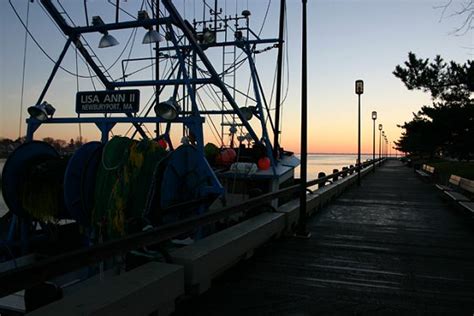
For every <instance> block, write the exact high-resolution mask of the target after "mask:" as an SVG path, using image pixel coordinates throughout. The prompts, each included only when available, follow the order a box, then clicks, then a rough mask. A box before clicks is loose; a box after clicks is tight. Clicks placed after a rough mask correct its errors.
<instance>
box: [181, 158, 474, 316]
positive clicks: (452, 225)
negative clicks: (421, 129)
mask: <svg viewBox="0 0 474 316" xmlns="http://www.w3.org/2000/svg"><path fill="white" fill-rule="evenodd" d="M308 227H309V229H310V231H311V232H312V237H311V239H309V240H302V239H295V238H290V237H286V238H281V239H279V240H277V241H274V242H272V243H270V244H268V245H267V246H265V247H264V248H263V249H260V250H259V251H258V252H257V253H256V254H255V255H254V256H253V257H252V258H251V259H249V260H247V261H245V262H243V263H241V264H239V265H237V266H236V267H234V268H233V269H231V270H229V271H228V272H226V273H225V274H224V275H222V276H221V277H219V278H218V279H216V280H215V281H214V282H213V285H212V288H211V289H210V290H209V291H208V292H207V293H206V294H204V295H202V296H200V297H198V298H197V299H193V300H188V301H183V302H181V304H179V306H178V309H177V314H178V315H191V314H192V315H228V314H241V315H265V314H285V315H288V314H289V315H313V314H320V313H323V314H324V313H330V314H334V313H349V312H350V313H353V312H356V313H362V314H366V313H369V314H373V313H387V312H388V313H407V312H410V313H411V312H421V313H423V312H425V313H449V314H456V315H460V314H466V315H472V314H473V313H474V225H473V223H472V221H471V220H469V219H468V218H467V217H464V216H463V215H462V214H460V212H459V211H458V210H457V209H456V208H454V207H451V206H449V205H448V204H446V203H445V202H443V201H442V200H441V199H440V198H439V197H438V194H437V191H436V189H435V188H434V187H433V186H432V185H430V184H426V183H422V182H421V181H420V180H419V179H417V178H416V177H415V175H414V174H413V171H412V170H411V169H409V168H406V167H404V166H403V165H402V164H401V163H400V162H397V161H389V162H387V163H386V164H385V165H384V166H383V167H381V168H380V169H378V170H377V171H376V173H375V174H372V175H368V176H367V177H366V178H365V179H364V180H363V182H362V186H361V187H353V188H352V189H350V190H348V191H347V192H345V193H344V194H343V195H342V196H341V197H340V198H339V199H337V200H336V201H335V202H334V203H332V204H331V205H330V206H328V207H326V208H325V209H323V210H322V211H321V212H319V213H318V214H317V215H316V216H314V217H313V218H312V219H311V220H310V222H309V224H308Z"/></svg>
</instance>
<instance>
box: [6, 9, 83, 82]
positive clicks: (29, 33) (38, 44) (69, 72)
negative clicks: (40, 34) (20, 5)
mask: <svg viewBox="0 0 474 316" xmlns="http://www.w3.org/2000/svg"><path fill="white" fill-rule="evenodd" d="M8 3H9V4H10V7H11V8H12V10H13V12H14V13H15V15H16V17H17V18H18V20H19V21H20V23H21V25H23V27H24V28H25V30H26V32H27V33H28V35H29V36H30V37H31V39H32V40H33V42H34V43H35V44H36V46H37V47H38V48H39V50H40V51H41V52H42V53H43V54H44V55H45V56H46V57H47V58H48V59H49V60H50V61H51V62H52V63H53V64H56V60H54V59H53V58H52V57H51V56H50V55H49V54H48V53H47V52H46V51H45V50H44V48H43V47H42V46H41V45H40V43H39V42H38V41H37V40H36V38H35V37H34V36H33V34H32V33H31V32H30V30H29V29H28V26H26V24H25V22H24V21H23V19H22V18H21V17H20V15H19V13H18V11H17V10H16V8H15V6H14V5H13V3H12V0H8ZM59 69H61V70H62V71H64V72H66V73H68V74H70V75H71V76H76V75H77V76H79V77H80V78H89V76H84V75H79V74H75V73H73V72H72V71H70V70H68V69H66V68H64V67H62V66H59Z"/></svg>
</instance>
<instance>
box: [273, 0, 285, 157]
mask: <svg viewBox="0 0 474 316" xmlns="http://www.w3.org/2000/svg"><path fill="white" fill-rule="evenodd" d="M285 7H286V0H280V24H279V27H278V41H279V43H278V57H277V84H276V85H277V87H276V100H275V126H274V128H275V129H274V133H273V157H275V159H277V158H278V156H279V155H278V152H279V150H280V144H279V138H280V104H281V81H282V78H281V77H282V72H283V67H282V66H283V29H284V24H285Z"/></svg>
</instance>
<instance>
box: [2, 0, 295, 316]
mask: <svg viewBox="0 0 474 316" xmlns="http://www.w3.org/2000/svg"><path fill="white" fill-rule="evenodd" d="M140 2H141V1H140ZM210 2H212V3H210ZM221 2H222V1H217V0H216V1H202V2H198V1H196V2H195V3H194V4H193V6H194V7H196V6H198V8H199V9H200V10H202V15H201V14H196V13H195V15H194V16H192V18H189V17H188V16H186V17H185V15H184V13H183V12H180V10H178V8H177V5H176V4H175V3H174V2H173V1H172V0H162V1H158V0H153V1H143V2H141V6H140V7H139V8H138V10H137V12H133V13H132V12H128V11H126V10H125V8H124V7H125V3H122V1H116V2H115V1H109V2H108V5H110V8H111V9H112V11H113V12H112V13H114V14H115V16H113V15H108V16H107V17H111V18H110V19H109V18H106V17H105V16H100V15H97V14H95V13H94V12H92V11H93V10H92V8H93V7H94V5H93V3H88V1H84V16H85V19H82V20H78V19H76V18H75V17H73V16H75V15H73V14H70V12H68V6H67V5H66V4H61V2H60V1H57V2H56V1H53V0H38V1H35V2H32V3H31V5H32V6H38V7H40V8H41V9H43V10H44V11H45V12H46V13H47V15H48V17H49V18H50V19H51V21H52V22H53V23H54V24H55V25H56V26H57V27H58V29H59V30H60V31H61V33H62V34H63V35H64V47H63V49H62V51H61V52H60V54H59V57H58V59H57V60H56V61H55V64H54V66H53V68H52V70H51V74H50V75H49V77H48V80H47V82H46V83H45V85H44V88H43V90H42V91H41V93H40V95H39V96H38V99H37V102H36V103H35V104H34V105H32V106H30V107H29V108H28V113H29V117H28V118H27V119H26V124H27V132H26V142H25V143H24V144H22V145H21V146H19V147H18V148H17V149H16V150H15V151H14V152H13V153H12V154H11V155H10V156H9V157H8V160H7V161H6V163H5V166H4V170H3V176H2V192H3V196H4V199H5V203H6V205H7V206H8V209H9V212H8V214H7V215H5V216H4V218H2V222H1V225H2V227H1V229H2V231H1V238H2V245H3V247H1V248H0V259H1V260H2V261H3V262H2V264H1V267H2V271H0V272H3V273H8V271H9V270H11V271H14V272H15V273H17V272H18V269H19V268H21V267H22V266H27V265H30V266H31V265H35V264H36V265H37V266H38V267H39V266H40V265H41V264H42V263H44V262H48V260H53V261H54V260H59V259H58V258H61V256H70V255H71V252H72V253H74V252H76V253H80V252H81V251H82V253H87V251H95V249H102V250H100V251H102V252H99V250H97V252H96V253H95V254H92V252H88V253H87V254H88V256H87V259H85V258H84V257H81V258H82V259H80V260H79V259H77V260H78V261H77V265H74V262H72V261H73V260H72V259H70V260H69V261H67V263H68V264H67V266H68V267H67V268H66V267H65V268H64V271H63V272H62V271H56V272H55V273H53V272H51V271H49V272H45V271H46V270H47V269H48V267H47V266H44V267H43V270H41V269H40V270H37V271H39V272H40V273H39V274H42V272H45V273H46V274H48V273H53V274H54V275H55V276H54V277H50V278H48V277H46V276H45V277H43V278H41V279H42V281H41V282H40V280H39V279H38V280H37V281H34V280H33V279H34V278H35V276H34V275H30V276H29V278H30V280H31V282H32V284H31V286H30V287H29V288H27V289H26V290H25V291H23V292H21V293H20V292H18V293H20V294H18V293H17V294H15V295H13V296H12V295H10V296H8V297H6V298H3V299H2V300H1V301H0V304H1V305H2V307H1V309H2V311H4V312H12V311H13V310H15V311H16V312H20V313H23V312H25V311H27V312H30V311H34V310H36V309H37V308H39V307H41V306H45V305H47V304H49V303H51V302H52V301H55V300H56V299H57V298H59V297H63V296H66V295H68V293H69V292H74V290H69V289H75V288H81V284H82V286H89V287H93V286H92V285H91V284H93V283H91V282H92V281H91V280H96V279H97V278H99V279H102V278H103V277H104V275H107V273H110V271H116V270H117V269H119V268H120V269H122V270H124V271H130V270H133V269H135V268H137V267H140V266H142V265H144V264H145V263H147V262H150V261H158V262H160V261H163V262H166V261H167V254H169V252H172V251H173V250H175V249H180V248H181V247H183V245H184V244H186V245H189V244H192V243H196V242H198V241H199V240H203V239H206V238H209V237H212V236H213V235H215V234H217V233H218V232H222V231H223V230H226V229H229V228H232V227H233V226H235V225H239V223H242V222H244V221H245V220H248V219H249V218H251V217H252V216H257V215H258V214H260V213H261V212H262V210H269V209H270V210H271V209H275V208H276V207H278V206H279V205H281V204H282V203H284V202H285V201H287V200H288V199H289V198H291V196H290V195H288V196H286V197H281V196H279V197H270V198H269V199H268V201H267V203H266V204H265V205H264V206H263V207H262V206H259V207H258V209H255V208H252V207H249V206H248V205H246V204H245V201H247V200H248V199H251V198H255V197H258V196H262V195H268V194H270V195H271V193H272V192H276V191H278V190H281V189H283V188H285V187H290V186H292V185H294V184H295V172H294V171H295V168H296V167H297V166H298V165H299V160H298V158H297V157H295V155H294V154H293V153H292V152H289V151H285V150H284V149H283V147H282V146H281V144H280V137H281V130H280V126H281V118H280V114H281V106H282V104H283V99H284V92H283V91H282V87H283V77H284V71H285V69H284V63H283V60H284V55H285V50H286V46H285V41H284V25H285V4H284V3H285V2H284V1H281V3H280V4H279V5H280V7H279V12H280V18H279V20H278V21H265V20H266V17H265V18H264V22H263V23H270V24H272V25H271V26H272V28H271V29H272V30H275V31H274V33H275V34H274V36H273V37H271V38H263V37H262V36H261V33H262V28H263V26H262V25H255V23H253V21H252V20H253V19H252V18H253V16H252V12H251V11H250V10H249V9H248V8H245V7H244V6H240V7H241V8H243V9H241V10H239V12H237V11H233V10H231V9H229V8H227V1H226V3H225V4H223V3H221ZM196 3H198V4H196ZM224 5H225V7H223V6H224ZM270 5H271V1H269V2H268V6H270ZM12 6H13V5H12ZM130 6H131V5H130V4H127V9H128V8H129V7H130ZM229 7H230V5H229ZM184 9H185V8H184ZM277 9H278V8H277ZM195 12H196V10H195ZM267 13H268V8H267ZM258 29H259V30H258ZM27 31H28V32H30V30H28V29H27ZM120 32H128V34H130V35H129V38H128V41H127V43H126V44H120V43H119V42H118V40H117V39H116V38H115V37H114V35H117V34H119V33H120ZM30 35H31V33H30ZM137 36H138V37H140V36H143V40H142V41H141V42H142V43H140V44H145V45H148V46H149V48H150V50H149V52H150V53H149V54H148V55H143V54H141V53H143V51H142V50H140V54H132V52H133V45H136V44H137V43H136V42H139V40H136V37H137ZM94 38H100V41H99V43H98V47H99V50H100V49H107V50H113V49H114V47H115V49H119V48H118V47H120V45H122V48H121V49H123V51H122V53H123V52H129V54H128V56H125V55H127V54H120V56H119V58H118V59H117V60H115V61H114V60H112V61H108V60H104V57H103V55H101V54H100V53H99V52H97V53H96V52H95V51H96V48H95V44H91V43H92V41H93V40H92V39H94ZM61 40H62V38H61ZM70 50H74V51H75V53H76V58H77V60H79V62H82V63H83V64H82V65H83V66H82V69H87V70H88V71H89V72H90V75H87V76H84V75H81V74H79V73H77V72H76V73H73V75H74V76H75V79H76V80H78V82H79V80H91V81H92V84H93V86H94V89H93V90H86V91H84V90H81V89H77V90H76V91H71V92H64V93H70V94H71V98H75V109H74V110H75V115H73V116H61V115H64V114H63V112H64V111H63V109H62V108H61V107H59V106H58V105H52V104H51V103H49V102H48V101H47V96H48V92H49V90H50V87H51V83H52V82H53V81H54V80H55V78H56V75H57V73H58V72H59V71H63V70H64V69H70V67H69V66H67V65H65V56H66V53H67V52H68V51H70ZM257 55H258V56H259V60H265V59H267V62H268V59H274V64H275V68H274V69H275V70H274V74H273V75H274V77H275V80H274V81H273V82H272V83H268V82H262V80H261V78H262V76H261V75H260V74H259V72H258V71H257V61H256V56H257ZM106 56H110V55H106ZM105 65H111V66H105ZM77 69H78V68H77V67H76V70H77ZM266 69H268V67H266ZM83 77H86V78H85V79H84V78H83ZM287 85H288V83H287ZM78 87H79V84H78ZM270 90H271V91H272V93H271V94H268V93H266V91H270ZM50 124H69V126H75V125H78V124H91V125H93V126H96V127H97V128H98V130H99V132H100V140H97V141H90V142H87V143H85V144H83V145H82V146H81V147H80V148H78V149H77V150H76V151H75V152H74V153H72V154H67V155H63V154H61V153H59V152H58V151H57V150H56V149H55V148H53V147H52V146H51V145H49V144H48V143H46V142H44V141H39V140H36V139H35V135H36V132H37V130H38V129H39V128H41V127H42V126H45V125H50ZM117 126H127V127H130V129H129V132H128V133H126V134H124V135H121V136H119V135H118V134H117V132H115V133H114V129H116V128H117ZM150 130H151V131H150ZM242 203H244V204H242ZM239 204H240V205H242V207H241V209H240V211H239V210H237V211H236V210H235V209H234V210H233V211H232V214H231V215H230V214H229V216H227V217H225V218H224V217H222V218H220V219H219V220H218V221H214V222H212V224H209V223H208V224H205V225H204V224H203V225H201V226H199V227H190V228H189V229H187V230H183V231H182V232H181V233H180V234H179V235H177V236H172V237H173V238H168V240H167V241H166V242H163V241H160V242H156V243H152V244H151V245H150V244H149V243H148V244H147V247H140V249H138V250H134V251H129V249H131V248H130V243H128V244H126V240H127V238H129V237H130V236H137V234H138V235H139V234H144V233H146V232H149V231H154V230H160V229H164V228H163V227H165V228H166V227H175V226H176V224H177V223H182V222H184V223H186V220H189V219H191V218H195V217H196V216H197V217H199V216H201V217H203V216H204V215H206V214H212V213H213V212H218V210H220V209H222V208H227V209H229V207H231V206H232V205H237V206H238V205H239ZM209 222H210V221H209ZM170 225H171V226H170ZM173 225H175V226H173ZM130 238H131V237H130ZM103 245H109V246H110V245H116V246H114V247H119V248H120V247H122V248H120V249H122V255H121V256H117V255H114V256H109V257H108V259H103V260H102V259H101V260H97V261H98V262H96V263H95V264H92V265H91V264H88V265H86V264H85V263H86V261H87V262H89V263H91V262H92V261H93V259H91V258H90V257H91V256H97V258H99V257H100V258H102V257H101V256H102V255H104V256H105V252H106V251H105V250H104V249H105V248H100V247H102V246H103ZM104 247H105V246H104ZM132 248H133V247H132ZM116 249H117V248H115V250H116ZM109 250H110V248H109ZM84 251H86V252H84ZM70 258H72V257H70ZM77 258H79V257H77ZM81 260H82V261H81ZM84 260H85V261H84ZM90 260H92V261H90ZM51 262H52V261H51ZM81 262H82V263H84V264H83V265H81ZM51 266H52V265H51ZM38 269H39V268H38ZM59 270H61V269H59ZM12 273H13V272H12ZM45 278H46V279H47V282H44V280H43V279H45ZM18 282H20V281H18ZM88 282H89V283H88ZM20 283H21V282H20ZM84 284H89V285H84ZM2 287H3V289H4V292H2V293H7V292H8V291H9V289H7V288H9V287H13V285H12V284H3V285H2ZM10 290H11V289H10ZM10 292H11V291H10ZM12 300H17V301H18V302H16V303H14V304H12V303H11V301H12ZM15 304H16V305H15ZM19 305H21V306H22V307H19V308H17V307H15V306H19ZM15 308H16V309H15Z"/></svg>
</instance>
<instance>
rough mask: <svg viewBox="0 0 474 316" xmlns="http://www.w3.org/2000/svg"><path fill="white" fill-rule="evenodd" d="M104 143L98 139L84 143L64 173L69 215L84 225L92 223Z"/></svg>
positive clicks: (65, 200) (65, 196)
mask: <svg viewBox="0 0 474 316" xmlns="http://www.w3.org/2000/svg"><path fill="white" fill-rule="evenodd" d="M102 149H103V144H102V143H101V142H98V141H93V142H88V143H86V144H84V145H82V146H81V147H80V148H79V149H78V150H76V152H75V153H74V155H73V156H72V157H71V159H69V163H68V166H67V168H66V172H65V174H64V203H65V205H66V209H67V211H68V212H69V215H70V216H71V217H72V218H73V219H75V220H76V221H77V222H78V223H79V224H80V225H82V226H83V227H89V226H90V224H91V211H92V208H93V203H94V190H95V182H96V175H97V168H98V166H99V163H100V161H101V157H102Z"/></svg>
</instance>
